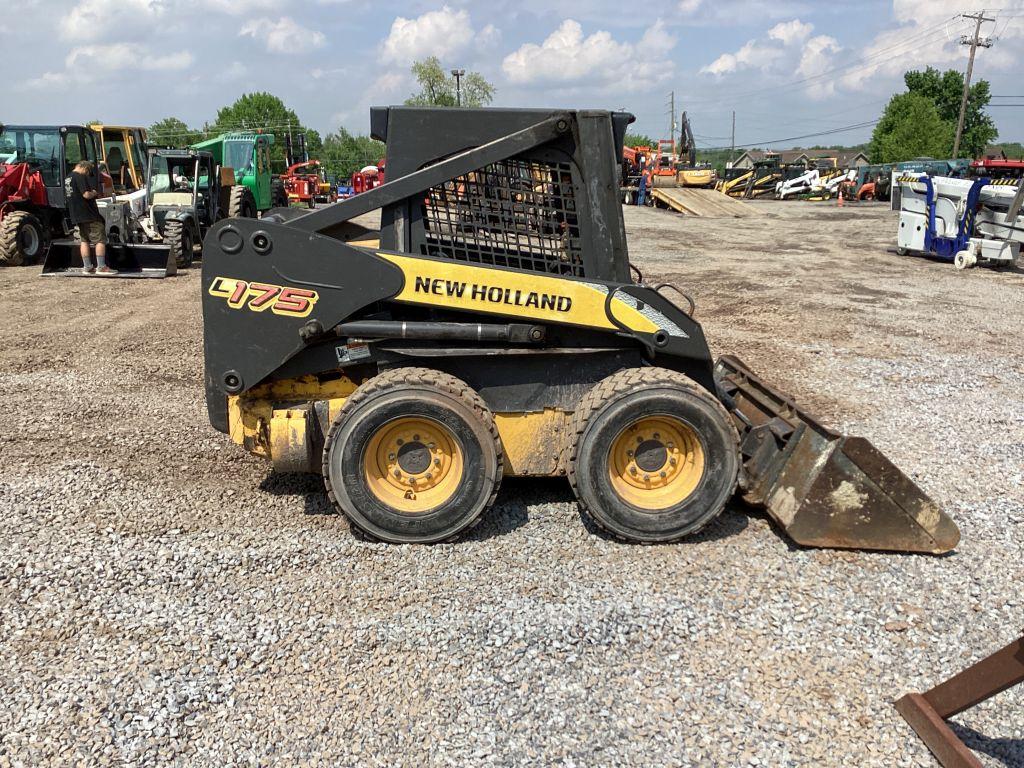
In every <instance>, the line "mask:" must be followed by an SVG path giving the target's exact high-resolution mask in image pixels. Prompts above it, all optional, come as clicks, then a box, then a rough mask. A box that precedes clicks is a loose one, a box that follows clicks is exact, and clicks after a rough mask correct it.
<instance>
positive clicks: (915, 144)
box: [868, 93, 954, 163]
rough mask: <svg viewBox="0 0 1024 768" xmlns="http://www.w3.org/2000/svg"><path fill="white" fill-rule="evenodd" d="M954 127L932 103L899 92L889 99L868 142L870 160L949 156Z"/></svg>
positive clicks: (927, 99) (888, 160)
mask: <svg viewBox="0 0 1024 768" xmlns="http://www.w3.org/2000/svg"><path fill="white" fill-rule="evenodd" d="M953 131H954V127H953V126H952V125H950V124H949V121H947V120H943V119H942V117H941V116H940V115H939V110H938V109H937V108H936V106H935V102H934V101H933V100H932V99H930V98H928V97H927V96H922V95H921V94H919V93H898V94H896V95H895V96H893V97H892V98H891V99H890V100H889V104H888V106H886V108H885V112H883V113H882V118H881V120H879V121H878V124H877V125H876V126H875V130H874V133H873V134H872V135H871V143H870V144H869V145H868V147H869V150H868V154H869V156H870V157H871V162H873V163H898V162H901V161H903V160H910V159H912V158H915V157H948V156H949V153H950V152H951V151H952V149H953Z"/></svg>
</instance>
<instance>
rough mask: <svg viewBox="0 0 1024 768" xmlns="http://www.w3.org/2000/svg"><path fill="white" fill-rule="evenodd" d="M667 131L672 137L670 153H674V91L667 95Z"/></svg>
mask: <svg viewBox="0 0 1024 768" xmlns="http://www.w3.org/2000/svg"><path fill="white" fill-rule="evenodd" d="M668 131H669V138H670V139H672V154H673V155H674V154H675V153H676V92H675V91H672V92H671V93H669V95H668Z"/></svg>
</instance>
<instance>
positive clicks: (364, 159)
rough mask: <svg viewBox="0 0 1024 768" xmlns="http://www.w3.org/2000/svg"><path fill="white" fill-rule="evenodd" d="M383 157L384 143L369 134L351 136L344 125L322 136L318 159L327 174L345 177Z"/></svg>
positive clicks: (374, 163) (340, 177) (375, 162)
mask: <svg viewBox="0 0 1024 768" xmlns="http://www.w3.org/2000/svg"><path fill="white" fill-rule="evenodd" d="M382 157H384V143H383V142H380V141H377V140H376V139H372V138H370V137H369V136H353V135H352V134H351V133H349V132H348V131H347V130H346V129H345V128H344V127H341V128H338V131H337V132H336V133H328V134H327V136H325V137H324V143H323V150H322V151H321V153H320V160H321V162H322V163H323V164H324V167H325V168H326V169H327V173H328V175H330V176H332V177H335V178H339V179H347V178H348V177H349V176H351V175H352V174H353V173H354V172H355V171H358V170H359V169H360V168H363V167H365V166H367V165H376V164H377V161H378V160H380V159H381V158H382Z"/></svg>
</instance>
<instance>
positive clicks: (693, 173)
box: [651, 112, 718, 188]
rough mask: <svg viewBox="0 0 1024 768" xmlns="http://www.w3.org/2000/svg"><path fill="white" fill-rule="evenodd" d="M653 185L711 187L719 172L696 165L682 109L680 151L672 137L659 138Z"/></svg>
mask: <svg viewBox="0 0 1024 768" xmlns="http://www.w3.org/2000/svg"><path fill="white" fill-rule="evenodd" d="M653 161H654V168H653V173H652V177H651V183H652V186H653V187H655V188H657V187H662V188H664V187H698V188H711V187H714V186H715V183H716V182H717V181H718V174H717V173H716V172H715V169H714V168H712V167H711V166H710V165H705V166H700V165H698V164H697V143H696V140H695V139H694V137H693V130H692V129H691V127H690V118H689V117H687V115H686V113H685V112H683V115H682V120H681V129H680V136H679V152H678V153H677V152H676V147H675V144H674V143H673V141H672V140H671V139H661V140H660V141H658V148H657V151H656V152H655V154H654V158H653Z"/></svg>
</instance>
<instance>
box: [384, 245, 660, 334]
mask: <svg viewBox="0 0 1024 768" xmlns="http://www.w3.org/2000/svg"><path fill="white" fill-rule="evenodd" d="M377 255H378V256H380V257H381V258H382V259H385V260H387V261H390V262H391V263H392V264H394V265H395V266H397V267H398V268H399V269H401V270H402V273H403V274H404V275H405V286H404V287H403V288H402V290H401V292H400V293H398V295H396V296H395V297H394V300H395V301H403V302H407V303H409V304H423V305H426V306H430V307H448V308H449V309H458V310H464V311H468V312H484V313H486V314H492V315H502V316H504V317H509V316H511V317H514V318H517V319H527V320H540V321H547V322H554V323H564V324H567V325H579V326H585V327H588V328H603V329H606V330H617V329H616V327H615V325H613V324H612V323H611V321H609V320H608V317H607V315H606V314H605V311H604V304H605V299H606V298H607V295H608V291H607V289H606V288H605V287H604V286H603V285H599V284H596V283H586V282H580V281H578V280H567V279H563V278H558V277H551V276H548V275H536V274H530V273H527V272H513V271H510V270H505V269H489V268H486V267H477V266H473V265H470V264H458V263H454V262H450V261H434V260H432V259H418V258H416V257H413V256H400V255H398V254H394V253H382V252H377ZM611 311H612V313H613V314H614V316H615V318H616V319H617V320H618V321H619V322H620V323H622V324H623V325H624V326H626V327H627V328H630V329H631V330H634V331H639V332H641V333H655V332H657V331H658V330H659V329H658V326H657V325H655V324H654V323H653V322H652V321H651V320H649V319H648V318H647V317H646V316H644V315H643V314H642V313H641V312H639V311H638V310H637V309H636V308H635V307H632V306H630V305H629V304H627V303H626V302H625V301H623V300H622V299H620V298H618V297H615V298H614V299H612V303H611Z"/></svg>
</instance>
